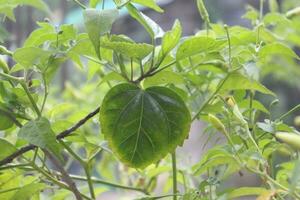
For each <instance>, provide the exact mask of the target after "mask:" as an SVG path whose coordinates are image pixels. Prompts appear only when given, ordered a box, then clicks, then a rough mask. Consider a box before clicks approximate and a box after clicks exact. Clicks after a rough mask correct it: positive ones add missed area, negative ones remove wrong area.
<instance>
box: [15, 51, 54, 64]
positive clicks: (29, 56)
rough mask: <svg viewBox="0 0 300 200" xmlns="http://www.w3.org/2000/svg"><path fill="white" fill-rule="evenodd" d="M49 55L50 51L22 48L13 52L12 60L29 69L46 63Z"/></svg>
mask: <svg viewBox="0 0 300 200" xmlns="http://www.w3.org/2000/svg"><path fill="white" fill-rule="evenodd" d="M51 54H52V52H51V51H46V50H43V49H41V48H38V47H24V48H20V49H17V50H16V51H15V53H14V54H13V59H14V60H15V61H16V62H17V63H19V64H21V65H22V66H23V67H25V68H29V67H32V66H35V65H39V64H41V63H44V62H46V60H47V59H48V58H49V57H50V56H51Z"/></svg>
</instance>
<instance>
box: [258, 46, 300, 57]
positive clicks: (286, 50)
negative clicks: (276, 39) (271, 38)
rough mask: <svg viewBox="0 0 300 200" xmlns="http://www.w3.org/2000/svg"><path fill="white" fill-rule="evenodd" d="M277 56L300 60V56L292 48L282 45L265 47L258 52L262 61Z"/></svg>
mask: <svg viewBox="0 0 300 200" xmlns="http://www.w3.org/2000/svg"><path fill="white" fill-rule="evenodd" d="M276 55H279V56H287V57H292V58H297V59H300V58H299V56H298V55H297V54H296V53H295V52H294V51H293V50H292V49H291V48H290V47H288V46H286V45H284V44H281V43H273V44H267V45H265V46H263V47H262V48H261V49H260V51H259V52H258V56H259V57H260V58H261V59H264V58H266V57H268V56H276Z"/></svg>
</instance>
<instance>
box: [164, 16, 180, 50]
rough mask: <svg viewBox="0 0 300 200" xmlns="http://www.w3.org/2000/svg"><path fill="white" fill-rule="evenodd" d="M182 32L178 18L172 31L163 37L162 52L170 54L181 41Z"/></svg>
mask: <svg viewBox="0 0 300 200" xmlns="http://www.w3.org/2000/svg"><path fill="white" fill-rule="evenodd" d="M181 34H182V30H181V25H180V22H179V21H178V20H176V21H175V23H174V25H173V28H172V30H171V31H168V32H166V34H165V35H164V36H163V38H162V45H161V48H162V53H163V54H164V55H165V54H168V53H169V52H170V51H171V50H172V49H173V48H174V47H175V46H176V45H177V44H178V42H179V40H180V37H181Z"/></svg>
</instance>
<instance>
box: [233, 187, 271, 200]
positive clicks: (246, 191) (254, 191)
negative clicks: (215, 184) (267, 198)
mask: <svg viewBox="0 0 300 200" xmlns="http://www.w3.org/2000/svg"><path fill="white" fill-rule="evenodd" d="M266 191H267V190H266V189H265V188H260V187H241V188H237V189H235V190H233V191H232V192H230V193H229V194H228V196H227V197H228V198H229V199H235V198H238V197H242V196H253V195H261V194H263V193H265V192H266Z"/></svg>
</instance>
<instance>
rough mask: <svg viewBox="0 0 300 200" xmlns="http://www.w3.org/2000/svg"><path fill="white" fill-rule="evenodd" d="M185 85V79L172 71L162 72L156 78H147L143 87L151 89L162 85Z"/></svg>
mask: <svg viewBox="0 0 300 200" xmlns="http://www.w3.org/2000/svg"><path fill="white" fill-rule="evenodd" d="M170 83H173V84H183V83H184V79H183V77H182V76H181V75H179V74H177V73H175V72H172V71H161V72H159V73H157V74H155V75H154V76H151V77H149V78H146V79H145V81H144V83H143V85H144V87H146V88H147V87H150V86H155V85H161V84H170Z"/></svg>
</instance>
